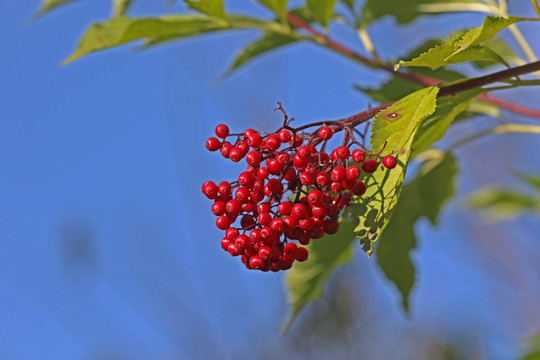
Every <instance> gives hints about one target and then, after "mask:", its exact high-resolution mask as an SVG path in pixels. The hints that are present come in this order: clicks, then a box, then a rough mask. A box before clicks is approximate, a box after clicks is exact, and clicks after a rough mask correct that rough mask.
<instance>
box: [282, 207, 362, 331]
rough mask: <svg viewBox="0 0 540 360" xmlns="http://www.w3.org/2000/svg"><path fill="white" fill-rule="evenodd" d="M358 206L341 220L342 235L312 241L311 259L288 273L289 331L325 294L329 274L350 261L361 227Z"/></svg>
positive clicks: (287, 326) (350, 208) (297, 264)
mask: <svg viewBox="0 0 540 360" xmlns="http://www.w3.org/2000/svg"><path fill="white" fill-rule="evenodd" d="M359 209H360V208H359V207H357V206H356V207H355V206H352V207H349V208H347V209H346V210H345V212H344V214H343V215H342V217H341V219H340V226H339V232H338V233H337V234H335V235H328V234H327V235H324V236H323V237H322V238H320V239H314V240H313V241H311V243H310V244H309V245H307V248H308V250H309V259H308V260H307V261H305V262H296V263H295V264H294V266H293V268H292V269H291V270H289V271H288V273H287V280H286V281H287V288H288V292H289V295H288V298H289V304H290V305H291V314H290V316H289V319H288V320H287V322H286V326H285V329H288V328H289V326H290V325H291V324H292V322H293V321H294V319H296V317H297V316H298V314H299V313H300V312H301V311H302V309H303V308H304V307H305V306H306V305H307V304H308V303H309V302H311V301H314V300H317V299H318V298H320V297H321V296H322V294H323V290H324V286H325V284H326V282H327V280H328V278H329V277H330V275H331V274H332V273H333V272H334V271H335V270H336V268H338V267H339V266H343V265H345V264H347V263H348V262H350V261H351V259H352V255H353V250H354V242H355V240H356V234H355V232H354V228H355V227H356V226H357V225H358V219H359V216H360V214H359V213H358V210H359Z"/></svg>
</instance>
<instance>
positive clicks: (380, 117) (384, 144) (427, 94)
mask: <svg viewBox="0 0 540 360" xmlns="http://www.w3.org/2000/svg"><path fill="white" fill-rule="evenodd" d="M438 91H439V89H438V88H437V87H428V88H425V89H422V90H418V91H416V92H414V93H412V94H410V95H408V96H406V97H404V98H403V99H401V100H400V101H398V102H396V103H395V104H393V105H392V106H390V107H388V108H387V109H385V110H382V111H380V112H379V113H378V114H377V115H376V116H375V119H374V120H373V126H372V136H371V142H370V143H371V151H372V152H375V153H377V152H379V151H381V150H382V149H383V148H384V152H385V153H392V154H396V155H403V154H406V153H409V152H410V146H411V144H412V139H413V137H414V134H415V133H416V131H417V130H418V127H419V126H420V124H421V122H422V120H424V119H425V118H426V117H428V116H429V115H431V114H432V113H433V112H434V111H435V104H436V97H437V93H438ZM398 153H399V154H398Z"/></svg>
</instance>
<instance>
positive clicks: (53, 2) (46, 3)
mask: <svg viewBox="0 0 540 360" xmlns="http://www.w3.org/2000/svg"><path fill="white" fill-rule="evenodd" d="M73 1H74V0H43V2H42V3H41V7H40V8H39V10H38V12H37V15H38V16H39V15H43V14H45V13H46V12H49V11H51V10H53V9H56V8H57V7H59V6H60V5H64V4H67V3H69V2H73Z"/></svg>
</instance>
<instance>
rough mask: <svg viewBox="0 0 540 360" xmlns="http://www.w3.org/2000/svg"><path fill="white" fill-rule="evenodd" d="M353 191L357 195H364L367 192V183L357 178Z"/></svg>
mask: <svg viewBox="0 0 540 360" xmlns="http://www.w3.org/2000/svg"><path fill="white" fill-rule="evenodd" d="M352 193H353V194H354V195H356V196H360V195H364V194H365V193H366V184H364V182H363V181H361V180H357V181H356V186H355V187H354V188H353V189H352Z"/></svg>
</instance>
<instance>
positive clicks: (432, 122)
mask: <svg viewBox="0 0 540 360" xmlns="http://www.w3.org/2000/svg"><path fill="white" fill-rule="evenodd" d="M481 92H482V91H481V90H478V89H475V90H469V91H465V92H462V93H459V94H456V95H452V96H445V97H443V98H440V99H439V100H438V101H437V109H436V110H435V112H434V113H433V114H432V115H431V116H429V117H428V118H427V119H426V120H424V121H423V122H422V125H420V128H419V129H418V132H417V133H416V136H415V139H414V143H413V152H414V154H419V153H421V152H422V151H425V150H427V149H429V148H430V147H431V145H433V143H435V142H437V141H438V140H440V139H442V137H443V136H444V134H446V131H447V130H448V128H449V127H450V124H452V122H454V120H455V119H456V118H457V117H458V116H459V115H460V114H462V113H463V112H464V111H465V110H467V109H468V108H469V105H470V104H471V102H472V100H473V99H474V98H475V97H476V96H477V95H478V94H480V93H481Z"/></svg>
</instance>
